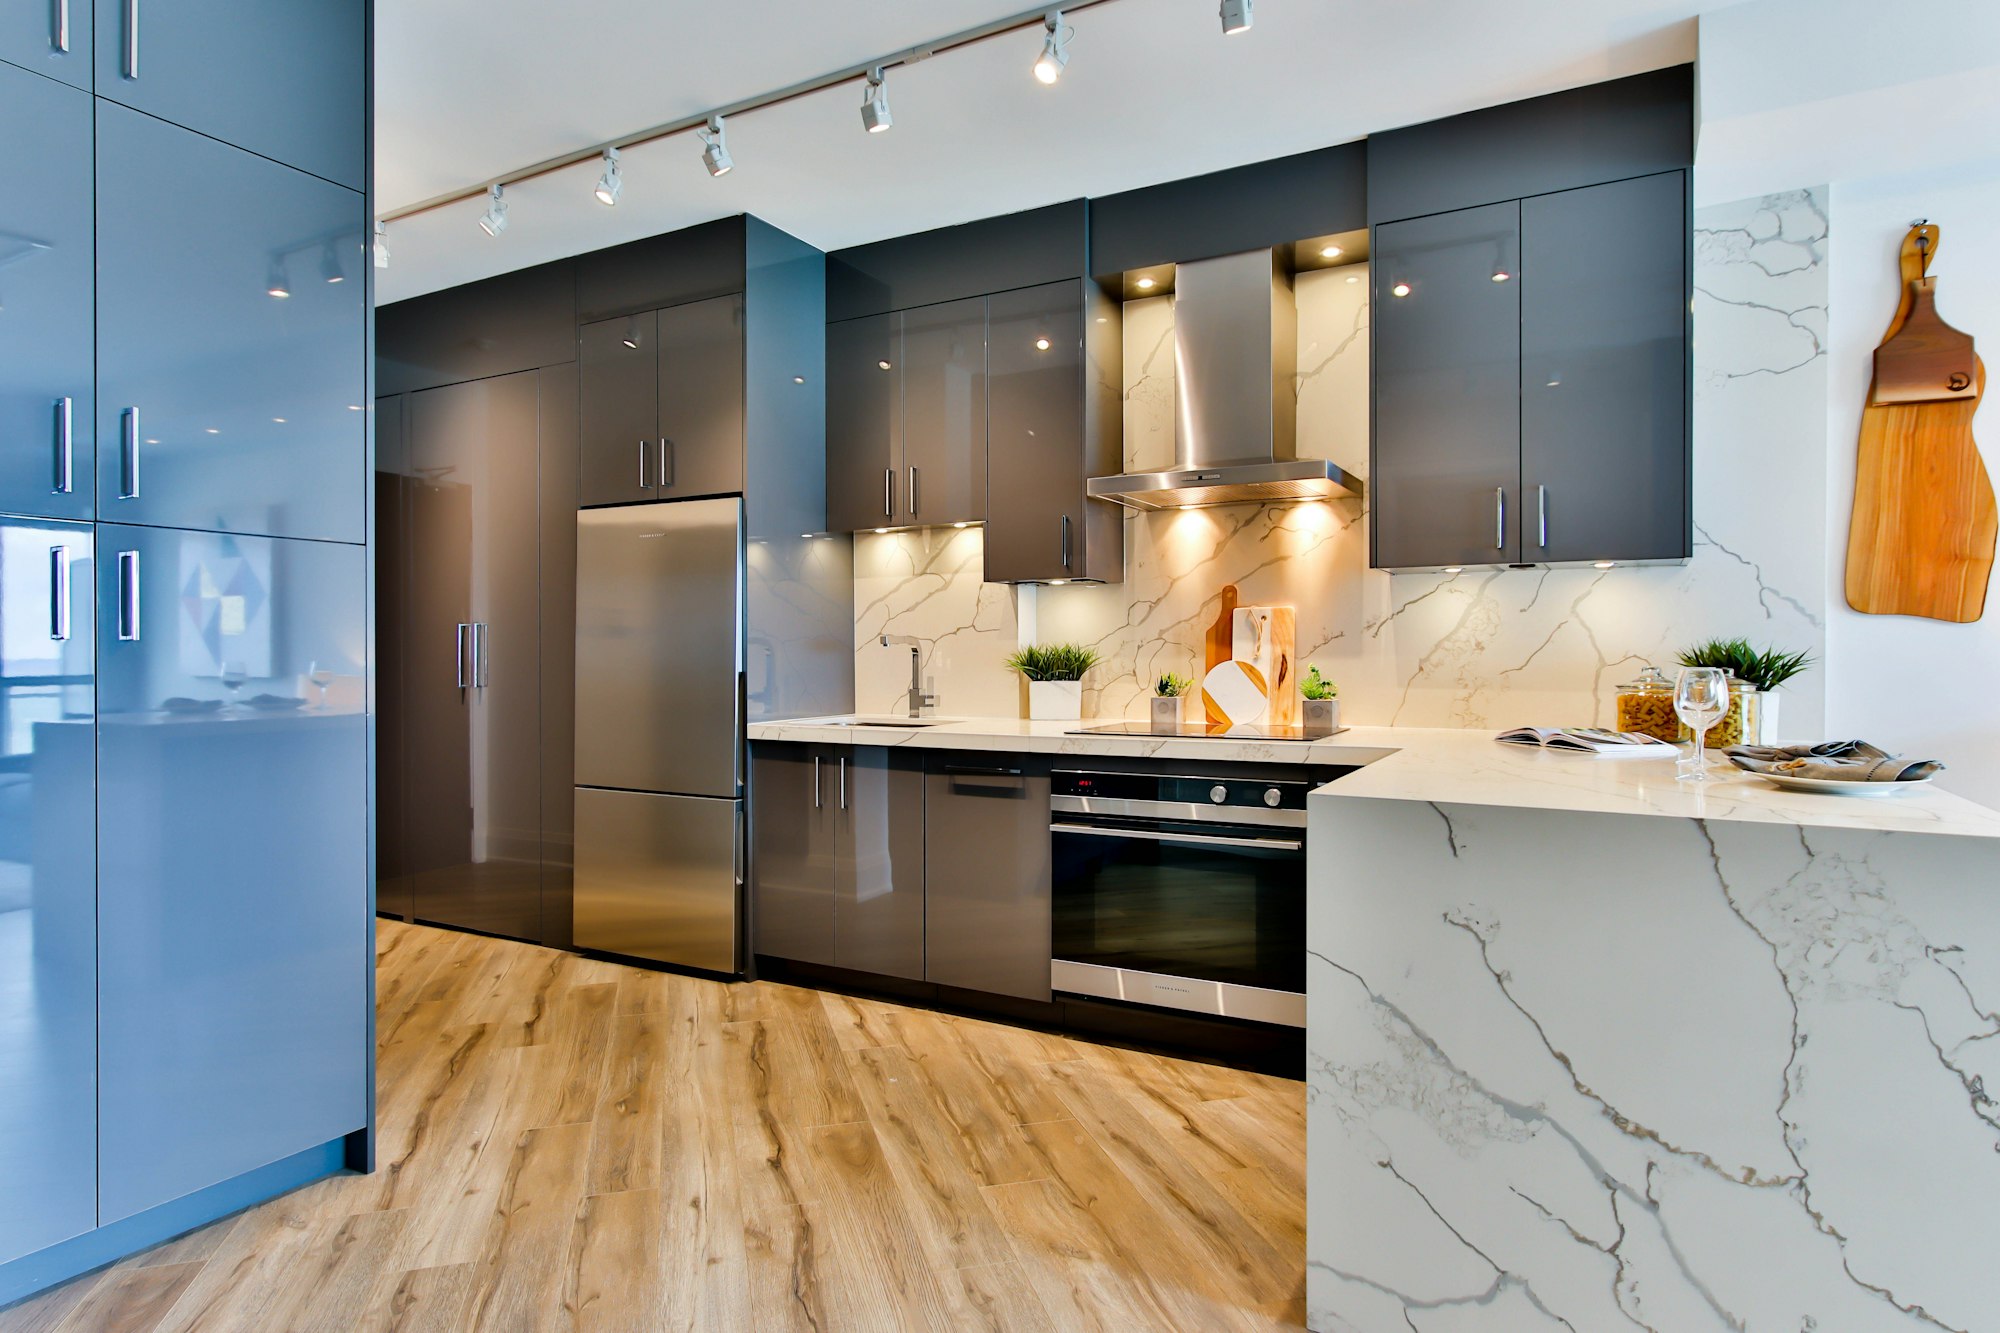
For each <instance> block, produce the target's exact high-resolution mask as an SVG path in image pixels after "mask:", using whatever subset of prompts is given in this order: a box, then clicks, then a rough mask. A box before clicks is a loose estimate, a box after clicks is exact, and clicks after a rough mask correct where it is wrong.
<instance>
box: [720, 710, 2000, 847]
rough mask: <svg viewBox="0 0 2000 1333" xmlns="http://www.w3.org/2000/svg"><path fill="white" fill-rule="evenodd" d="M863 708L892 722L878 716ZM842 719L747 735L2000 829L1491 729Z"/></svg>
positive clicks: (1627, 806)
mask: <svg viewBox="0 0 2000 1333" xmlns="http://www.w3.org/2000/svg"><path fill="white" fill-rule="evenodd" d="M862 716H867V717H871V718H873V719H875V720H881V721H894V719H891V718H887V717H884V716H882V715H874V714H865V715H862ZM837 720H839V719H835V718H818V719H815V718H799V719H793V720H789V721H783V722H758V723H752V724H751V725H750V727H749V729H748V730H749V737H750V739H751V740H753V741H789V742H799V743H806V744H821V745H828V744H831V745H864V746H875V745H881V746H898V747H904V746H907V747H912V748H918V749H933V750H987V751H1001V752H1012V753H1016V754H1055V755H1062V754H1072V755H1104V756H1111V757H1114V758H1115V757H1135V758H1136V757H1147V758H1157V759H1190V760H1208V761H1210V762H1215V763H1232V762H1234V763H1243V762H1254V763H1293V764H1309V765H1335V764H1356V765H1363V766H1364V767H1362V768H1361V770H1360V771H1359V772H1355V773H1350V774H1347V775H1346V776H1344V777H1342V778H1340V779H1338V780H1336V781H1334V782H1331V783H1328V784H1327V785H1326V786H1324V787H1321V788H1320V789H1319V791H1318V792H1316V793H1315V799H1322V800H1330V799H1335V798H1360V799H1372V800H1386V801H1428V802H1431V803H1434V804H1447V805H1452V804H1455V805H1485V806H1513V807H1517V808H1521V809H1532V810H1574V811H1584V812H1594V813H1602V814H1633V815H1656V816H1662V817H1666V818H1672V819H1708V820H1719V821H1725V822H1743V823H1759V824H1791V825H1795V826H1798V827H1802V828H1841V829H1865V830H1877V831H1887V832H1913V833H1946V834H1958V835H1963V836H1971V837H1987V838H2000V811H1994V810H1989V809H1988V808H1986V807H1985V806H1983V805H1977V804H1975V803H1973V802H1971V801H1968V800H1966V799H1965V798H1963V797H1960V796H1953V795H1951V794H1950V793H1949V792H1943V791H1938V790H1935V789H1932V788H1925V789H1923V790H1920V791H1912V792H1908V793H1906V794H1904V795H1900V796H1894V797H1887V798H1881V799H1869V798H1866V797H1858V796H1817V795H1810V794H1804V793H1795V792H1787V791H1781V790H1779V789H1778V788H1776V787H1773V786H1771V785H1770V784H1768V783H1765V782H1763V781H1760V780H1759V779H1757V778H1753V777H1751V776H1749V775H1748V774H1745V773H1739V772H1737V771H1735V770H1733V769H1730V768H1727V767H1726V766H1725V767H1722V768H1720V769H1719V770H1718V780H1717V781H1714V782H1710V783H1706V784H1703V785H1700V786H1693V785H1688V784H1684V783H1679V782H1676V781H1675V780H1674V766H1673V764H1672V762H1671V761H1666V760H1648V759H1639V760H1635V759H1598V758H1595V757H1593V756H1590V755H1570V754H1562V753H1553V752H1550V751H1547V750H1542V749H1537V748H1531V747H1526V746H1514V745H1501V744H1500V743H1498V742H1497V741H1495V740H1494V739H1493V734H1492V733H1491V732H1488V731H1483V730H1479V731H1473V730H1459V729H1455V728H1441V727H1440V728H1429V727H1351V728H1349V729H1348V730H1346V731H1343V732H1341V733H1339V734H1338V735H1334V736H1330V737H1328V738H1326V739H1325V740H1319V741H1262V740H1254V739H1245V740H1240V741H1239V740H1233V739H1228V738H1223V737H1208V738H1203V737H1172V736H1078V735H1071V734H1069V733H1071V732H1073V731H1075V730H1076V728H1078V727H1079V726H1093V725H1103V724H1107V723H1110V722H1115V721H1117V720H1118V719H1115V718H1104V719H1085V720H1084V721H1083V722H1080V723H1078V722H1026V721H1022V720H1019V719H1016V718H938V719H935V720H934V722H935V725H932V726H927V727H899V726H867V727H851V726H836V725H832V723H834V722H835V721H837Z"/></svg>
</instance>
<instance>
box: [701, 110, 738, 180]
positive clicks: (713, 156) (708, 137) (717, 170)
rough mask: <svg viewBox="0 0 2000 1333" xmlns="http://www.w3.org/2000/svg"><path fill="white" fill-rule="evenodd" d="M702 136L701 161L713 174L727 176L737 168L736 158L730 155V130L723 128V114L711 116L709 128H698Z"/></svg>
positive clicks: (710, 173) (709, 172)
mask: <svg viewBox="0 0 2000 1333" xmlns="http://www.w3.org/2000/svg"><path fill="white" fill-rule="evenodd" d="M696 133H697V134H699V135H700V136H701V161H702V165H703V166H705V167H707V168H708V174H709V175H711V176H727V175H728V174H729V173H730V172H731V171H734V170H735V169H736V161H735V159H733V158H731V157H730V156H729V132H728V131H727V130H725V129H723V128H722V117H721V116H710V117H709V118H708V128H707V129H705V130H697V131H696Z"/></svg>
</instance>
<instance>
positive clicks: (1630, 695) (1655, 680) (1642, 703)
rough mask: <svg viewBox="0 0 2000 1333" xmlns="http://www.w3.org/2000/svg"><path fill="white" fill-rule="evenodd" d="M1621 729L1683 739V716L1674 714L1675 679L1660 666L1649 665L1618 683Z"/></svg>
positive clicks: (1671, 738) (1654, 736)
mask: <svg viewBox="0 0 2000 1333" xmlns="http://www.w3.org/2000/svg"><path fill="white" fill-rule="evenodd" d="M1618 730H1620V731H1632V732H1637V733H1638V734H1639V735H1641V736H1651V737H1652V738H1653V739H1655V740H1662V741H1669V742H1671V741H1678V740H1680V739H1681V720H1680V719H1679V718H1678V717H1676V716H1674V682H1673V680H1672V678H1670V677H1669V676H1668V675H1667V674H1666V673H1665V672H1663V671H1661V670H1660V669H1659V668H1658V667H1650V666H1649V667H1647V668H1646V669H1645V670H1644V671H1641V672H1640V673H1639V674H1638V676H1637V677H1636V678H1634V679H1632V680H1629V681H1626V682H1625V683H1624V684H1623V685H1620V686H1619V687H1618Z"/></svg>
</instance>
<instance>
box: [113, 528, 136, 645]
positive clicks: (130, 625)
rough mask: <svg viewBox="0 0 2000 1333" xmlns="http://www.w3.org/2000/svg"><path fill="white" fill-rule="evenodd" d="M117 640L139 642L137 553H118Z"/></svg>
mask: <svg viewBox="0 0 2000 1333" xmlns="http://www.w3.org/2000/svg"><path fill="white" fill-rule="evenodd" d="M118 640H119V642H120V643H137V642H138V641H139V553H138V552H137V551H120V552H119V553H118Z"/></svg>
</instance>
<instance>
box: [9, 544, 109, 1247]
mask: <svg viewBox="0 0 2000 1333" xmlns="http://www.w3.org/2000/svg"><path fill="white" fill-rule="evenodd" d="M91 587H92V573H91V532H90V529H89V527H88V526H86V525H82V524H62V523H37V522H32V521H22V522H7V523H0V1264H4V1263H6V1262H7V1261H8V1260H11V1259H16V1258H19V1257H20V1256H21V1255H23V1254H28V1253H30V1252H32V1251H35V1250H38V1249H41V1248H42V1247H43V1246H46V1245H53V1244H55V1243H56V1242H57V1241H60V1240H67V1239H68V1238H69V1237H71V1236H75V1235H78V1234H80V1233H82V1232H85V1231H88V1230H89V1229H90V1228H91V1227H92V1226H93V1225H95V1223H96V1221H97V1136H96V1133H95V1130H96V1124H97V1119H96V1092H97V1088H96V1055H97V1031H96V1028H97V969H96V962H97V960H96V948H95V931H96V914H97V897H96V894H97V883H96V866H95V844H96V829H95V826H94V815H93V811H94V809H95V805H94V800H93V789H92V782H93V778H94V769H95V765H96V756H95V753H94V747H93V745H92V720H93V710H94V699H93V683H92V649H91V635H92V632H93V624H92V619H91Z"/></svg>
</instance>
